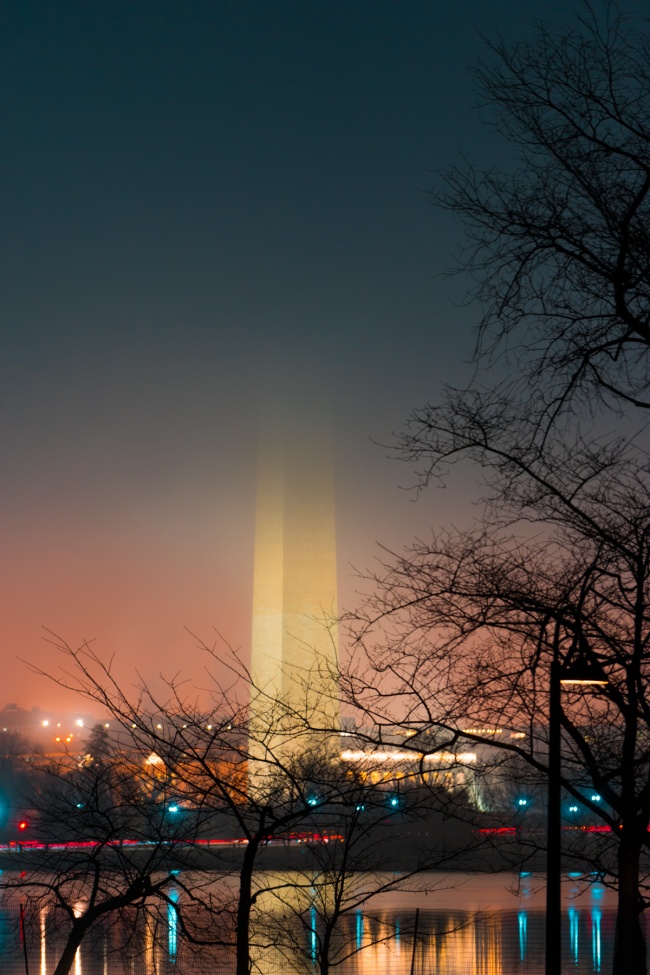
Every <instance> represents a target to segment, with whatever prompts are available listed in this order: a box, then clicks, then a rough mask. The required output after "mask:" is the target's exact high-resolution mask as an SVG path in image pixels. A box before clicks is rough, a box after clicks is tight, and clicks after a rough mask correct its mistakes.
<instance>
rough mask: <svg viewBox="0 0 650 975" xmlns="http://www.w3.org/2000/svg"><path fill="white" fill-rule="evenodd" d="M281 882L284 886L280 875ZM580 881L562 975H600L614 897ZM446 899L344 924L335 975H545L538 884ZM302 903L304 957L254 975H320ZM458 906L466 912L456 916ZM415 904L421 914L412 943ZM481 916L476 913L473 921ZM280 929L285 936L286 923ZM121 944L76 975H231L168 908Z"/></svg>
mask: <svg viewBox="0 0 650 975" xmlns="http://www.w3.org/2000/svg"><path fill="white" fill-rule="evenodd" d="M284 877H285V879H287V875H286V874H285V875H284ZM446 879H449V878H446ZM454 879H455V880H458V879H459V878H458V877H455V878H454ZM505 879H507V880H508V883H507V884H505V883H504V880H505ZM580 881H581V878H579V877H576V876H574V877H571V878H569V882H568V884H567V887H566V893H568V894H569V895H570V896H572V898H573V899H572V900H570V901H569V902H568V903H567V904H566V910H565V915H564V920H563V953H564V959H565V965H566V970H567V971H571V972H572V973H573V975H602V973H603V972H605V971H607V970H608V968H609V965H610V963H611V952H612V943H613V930H614V916H613V911H612V900H611V892H610V891H608V890H607V889H606V888H603V887H602V886H601V885H596V886H592V887H591V888H590V889H589V888H587V889H583V888H582V887H580ZM477 887H480V896H479V897H477V889H476V888H477ZM306 889H307V890H308V891H309V890H312V891H313V890H314V888H306ZM445 894H446V898H447V900H448V901H449V904H448V906H447V907H446V908H443V907H442V906H441V905H440V904H439V903H438V902H437V899H436V898H435V897H430V896H427V897H424V896H423V894H422V892H420V894H419V895H417V896H416V895H414V894H413V893H412V892H411V893H409V894H408V895H406V894H404V893H398V894H394V895H391V896H390V897H386V898H382V899H381V903H379V902H378V900H379V899H375V900H374V902H373V899H372V898H371V899H369V901H368V902H367V904H366V905H364V908H363V910H355V911H354V912H351V914H350V915H348V916H347V917H345V918H344V919H343V920H342V922H341V928H340V938H341V939H342V943H344V944H347V945H348V946H349V947H351V948H353V949H354V952H353V953H352V955H351V957H350V959H348V961H346V962H344V963H343V964H342V965H340V967H338V969H337V971H338V972H339V973H340V975H409V973H410V971H411V968H412V970H413V972H414V975H430V973H431V972H436V973H437V975H541V973H542V972H543V971H544V953H543V938H544V915H543V911H541V910H540V909H539V908H540V899H541V900H542V902H543V894H544V891H543V888H542V887H540V885H539V884H537V883H535V882H534V878H532V877H530V876H529V875H525V876H523V877H521V876H520V877H516V876H510V877H508V878H504V876H503V875H501V876H499V877H496V876H492V877H490V878H486V877H485V876H482V877H481V878H480V881H479V882H478V883H477V885H472V884H471V883H470V884H468V885H465V886H464V887H463V886H462V885H454V886H453V887H451V888H449V887H447V888H446V889H445V888H444V885H441V888H440V899H442V898H443V897H444V896H445ZM171 896H172V900H173V901H176V900H177V899H179V898H180V901H179V902H180V903H181V904H182V895H179V893H178V891H173V892H172V894H171ZM302 896H303V895H302V894H301V895H300V897H302ZM304 896H306V897H307V900H305V902H304V906H303V904H302V901H299V903H300V910H303V909H304V917H305V923H304V926H303V928H301V929H298V935H297V936H298V937H302V939H303V948H302V949H301V952H294V953H293V955H291V953H290V952H289V953H288V952H287V950H286V946H285V951H284V952H283V951H281V950H280V948H279V947H278V945H277V944H270V945H269V946H267V947H266V948H264V950H258V951H257V952H256V956H255V962H256V967H257V970H258V972H259V973H260V975H289V973H295V972H304V973H305V975H307V973H308V975H317V961H318V947H319V945H320V943H321V942H320V937H321V933H322V917H321V916H320V915H319V912H318V910H317V907H316V905H315V904H314V903H311V904H310V903H309V894H306V895H304ZM461 899H463V900H464V901H465V905H466V908H467V909H465V910H461V909H460V908H459V907H458V903H459V901H460V900H461ZM414 904H417V906H419V922H418V936H417V941H414V928H415V906H414ZM267 906H268V905H267ZM477 907H478V908H480V909H481V913H480V914H478V915H477V914H476V913H475V912H476V910H477ZM470 908H471V910H470ZM54 914H55V912H54V910H53V909H52V908H48V907H44V908H41V909H40V911H39V913H38V915H37V916H34V917H33V918H32V920H31V924H32V928H33V929H32V931H31V932H30V934H31V938H30V939H29V940H30V972H32V973H33V972H35V971H36V972H38V973H39V975H48V973H51V972H52V971H53V969H54V967H55V964H56V961H57V960H58V957H59V952H60V950H61V930H60V926H59V924H58V922H57V920H56V918H55V917H54ZM283 923H284V924H285V926H286V923H287V922H286V919H284V918H283ZM57 928H59V930H58V932H57ZM0 930H3V931H4V932H6V937H5V939H4V941H2V943H0V972H2V975H24V971H25V969H24V962H23V958H22V949H21V946H20V944H19V939H18V931H19V928H18V924H17V914H16V912H15V911H14V912H12V911H11V910H10V909H9V908H7V909H6V910H5V911H4V912H0ZM57 934H58V937H57ZM123 934H124V932H123V931H122V935H123ZM118 935H119V931H117V930H116V929H111V928H107V930H106V931H105V932H103V933H100V934H99V935H98V936H97V937H96V938H95V939H94V941H93V943H90V942H89V943H88V944H86V945H85V946H84V947H83V948H82V950H80V951H78V952H77V954H76V957H75V961H74V965H73V969H72V971H73V975H127V973H134V972H137V973H138V975H171V973H174V975H204V973H207V972H210V973H211V975H212V973H214V975H229V973H230V972H232V971H233V969H234V962H233V959H232V955H228V954H227V953H225V952H223V951H222V952H221V954H220V955H218V956H215V955H214V954H212V955H210V956H208V954H206V953H204V954H203V955H192V954H191V953H190V952H188V951H187V950H186V946H185V945H184V943H183V941H182V939H181V938H180V932H179V930H178V918H177V915H176V911H175V910H174V907H173V904H169V905H167V907H166V910H165V911H164V912H163V913H162V914H161V915H160V916H159V917H158V918H154V917H149V918H147V919H146V920H143V922H142V923H141V924H140V926H139V928H138V930H136V932H135V934H134V936H133V937H132V938H131V940H130V943H129V944H128V946H127V947H126V948H124V947H123V948H122V950H121V951H119V952H116V951H115V947H116V938H118ZM387 937H388V940H386V938H387ZM118 940H119V939H118ZM357 949H363V950H360V951H357Z"/></svg>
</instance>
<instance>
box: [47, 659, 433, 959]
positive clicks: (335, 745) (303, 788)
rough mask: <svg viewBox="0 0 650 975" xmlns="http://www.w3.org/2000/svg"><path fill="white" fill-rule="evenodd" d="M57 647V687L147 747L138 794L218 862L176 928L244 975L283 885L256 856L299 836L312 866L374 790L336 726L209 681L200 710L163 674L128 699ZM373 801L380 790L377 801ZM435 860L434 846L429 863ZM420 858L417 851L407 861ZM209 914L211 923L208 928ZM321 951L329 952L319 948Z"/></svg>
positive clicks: (269, 854)
mask: <svg viewBox="0 0 650 975" xmlns="http://www.w3.org/2000/svg"><path fill="white" fill-rule="evenodd" d="M57 645H58V646H59V649H60V650H61V651H62V653H63V655H64V658H65V660H66V672H67V673H66V676H64V677H62V678H60V679H61V681H62V682H63V683H65V686H67V687H72V688H75V689H76V690H78V691H80V692H81V693H82V694H84V695H85V696H86V697H89V698H91V699H92V700H93V701H95V702H96V703H98V704H101V706H102V707H103V708H105V709H107V710H108V711H109V712H110V713H111V715H112V717H113V720H114V722H117V723H119V725H120V726H121V728H122V734H123V735H124V736H125V737H126V738H128V740H129V741H130V742H131V743H132V747H133V748H134V750H135V753H136V754H137V755H139V756H140V757H141V758H145V756H148V757H147V758H146V759H145V761H146V763H147V765H148V768H149V770H150V771H149V778H150V781H149V784H148V785H147V786H146V791H147V793H148V796H149V798H150V800H151V804H152V808H153V809H160V810H161V811H162V810H165V809H170V808H173V809H174V810H175V815H176V814H178V816H179V819H182V818H183V817H185V816H188V817H189V816H190V814H198V815H199V817H200V822H201V832H200V833H197V835H196V846H197V848H198V849H200V850H201V849H202V850H205V851H206V852H208V853H210V852H211V853H212V857H211V859H210V861H209V863H210V865H211V866H212V867H213V868H215V869H216V871H218V874H217V876H218V877H220V879H221V891H220V892H219V891H218V892H217V893H216V895H215V894H214V893H213V892H211V893H210V895H209V896H207V895H206V896H202V895H201V894H200V893H197V892H196V891H195V892H194V894H193V900H194V903H193V905H192V911H190V912H184V911H183V909H182V905H180V903H179V906H178V920H179V926H180V930H181V933H182V934H183V935H184V936H185V937H186V938H187V940H188V941H189V942H190V943H192V944H193V945H195V946H197V947H200V946H205V947H210V946H213V947H214V946H217V945H219V946H226V947H229V948H231V949H232V951H233V952H234V954H235V968H236V973H237V975H248V973H249V971H250V968H251V958H252V952H253V953H254V952H256V951H258V950H259V951H264V950H265V948H266V947H267V946H268V937H267V933H266V932H265V930H264V926H263V925H262V926H260V923H259V914H260V911H259V905H260V902H261V901H262V900H263V899H264V898H268V897H273V896H275V897H279V898H282V897H284V896H285V895H288V892H289V888H291V887H293V886H295V884H294V883H293V882H287V881H286V880H278V878H277V876H276V875H275V874H274V873H273V872H269V873H266V874H263V873H262V872H261V871H262V870H263V868H264V866H265V864H269V862H271V865H273V855H274V851H277V850H278V847H279V849H280V850H281V851H282V853H283V856H282V859H284V860H286V858H287V857H289V858H290V855H291V849H292V845H293V844H295V843H296V842H297V841H301V842H303V841H304V839H305V837H308V838H309V841H310V842H309V843H308V844H307V847H308V849H309V850H310V851H311V857H312V858H314V862H315V864H316V867H317V865H318V861H319V857H320V856H321V855H323V856H325V855H326V854H325V851H326V850H333V849H334V845H330V844H329V842H328V841H329V838H330V834H331V833H332V830H333V829H334V827H336V829H337V830H338V828H339V826H340V824H341V822H343V821H346V822H355V821H357V820H358V818H359V816H360V814H361V808H360V807H361V806H365V805H366V802H364V801H363V799H360V795H361V794H362V793H368V795H369V796H372V795H374V796H375V801H376V799H377V790H375V789H373V788H371V787H370V786H368V787H367V788H365V787H364V788H361V787H360V779H359V777H358V776H357V777H355V775H354V774H352V773H353V769H352V767H351V766H350V765H347V766H346V767H343V766H341V763H340V759H339V739H338V730H337V729H334V728H322V729H313V728H311V727H310V726H309V721H308V720H306V719H305V717H304V716H302V719H301V716H300V715H298V714H297V713H296V712H295V707H289V706H283V704H282V702H281V701H272V700H269V701H268V720H267V721H265V722H263V723H262V722H260V721H257V722H255V723H252V722H250V721H249V720H248V708H247V703H246V704H243V705H242V704H241V703H239V700H238V696H237V688H236V687H228V688H221V687H219V686H218V685H217V684H216V683H215V686H214V690H213V694H212V697H213V700H212V704H211V707H210V708H209V709H206V708H204V707H199V706H197V705H196V704H193V703H192V702H191V700H189V699H188V696H187V692H186V688H185V686H184V685H181V684H177V683H175V682H174V681H172V682H170V684H169V685H168V687H167V696H166V697H165V699H164V700H160V699H158V698H157V697H156V696H155V695H154V694H153V693H152V692H151V691H150V690H149V689H147V688H146V687H143V688H142V689H141V692H140V693H139V694H138V695H137V696H136V698H135V700H130V699H129V698H128V697H127V696H126V695H125V694H124V693H123V691H122V690H121V689H120V688H119V686H118V685H117V684H116V683H115V681H114V680H113V678H112V675H111V672H110V668H109V667H107V666H105V665H104V664H103V663H102V661H101V660H100V658H99V657H98V656H97V654H96V653H95V652H94V651H93V650H92V649H91V648H90V647H89V646H88V645H84V646H82V647H81V648H79V649H74V648H71V647H69V646H68V645H66V644H65V643H63V642H58V644H57ZM70 664H71V665H72V666H70ZM234 666H235V670H236V671H237V672H238V673H239V676H240V677H242V680H243V685H242V686H241V688H240V692H241V693H242V694H243V696H245V697H246V698H248V694H249V686H248V684H247V682H246V675H245V673H242V672H241V669H240V668H239V665H238V663H235V665H234ZM279 729H283V730H282V733H280V731H279ZM290 729H293V732H292V733H290ZM90 767H91V768H94V767H95V766H94V764H91V766H90ZM385 801H386V793H385V792H384V793H383V794H382V803H385ZM371 802H372V801H371V799H369V800H368V806H369V809H368V816H367V817H366V818H365V827H364V829H363V830H361V831H360V830H355V831H353V833H355V832H356V833H357V834H358V835H357V837H356V841H355V842H357V843H358V842H360V841H361V839H363V841H364V842H365V843H366V844H368V843H370V841H371V832H372V829H373V828H376V827H377V826H378V825H379V824H380V823H381V822H382V821H383V820H385V818H386V816H387V815H388V812H389V810H388V809H386V808H383V809H382V812H381V815H378V814H377V810H375V815H374V816H372V815H371V813H370V805H371ZM357 807H359V808H357ZM161 815H162V812H161ZM220 840H221V841H222V842H220ZM226 840H227V841H228V842H223V841H226ZM213 841H216V842H213ZM304 846H305V844H304V842H303V848H304ZM384 855H385V853H384ZM269 858H270V861H269ZM444 860H445V855H443V854H442V853H440V852H439V853H438V855H437V857H436V863H437V864H438V865H439V864H440V863H441V862H443V861H444ZM275 862H276V863H277V858H276V861H275ZM431 862H433V861H432V859H427V858H426V857H425V858H423V859H422V862H421V864H420V866H419V868H418V869H422V868H423V866H424V865H425V864H426V863H429V864H430V863H431ZM339 866H340V865H339ZM350 870H351V860H350V859H349V857H348V851H347V847H346V850H345V855H344V863H343V876H344V878H345V883H344V884H343V886H342V887H341V888H340V894H341V896H342V894H343V892H345V897H346V901H347V902H350V903H351V901H352V898H351V896H350V880H349V873H350ZM412 872H414V871H413V870H412ZM321 873H322V879H321V882H320V886H321V889H324V888H325V887H327V886H328V885H329V884H331V883H333V882H334V881H333V874H332V872H331V870H329V871H321ZM340 873H341V871H340V869H339V875H340ZM261 878H263V879H261ZM298 883H299V882H298ZM386 884H388V881H386ZM233 885H234V889H233ZM163 895H164V891H161V892H160V896H163ZM342 910H343V906H342V902H339V905H338V907H337V909H336V911H335V913H334V917H333V919H331V923H332V925H333V926H335V924H336V922H337V920H338V918H339V917H340V915H341V912H342ZM343 913H344V911H343ZM197 918H198V920H197ZM214 918H217V919H218V922H219V924H218V930H217V931H216V933H215V930H213V926H214V921H213V919H214ZM332 929H333V928H332ZM330 943H331V938H330ZM325 957H327V958H328V959H330V958H331V952H330V950H329V947H328V949H327V951H326V954H325V956H324V958H325ZM323 963H324V962H323Z"/></svg>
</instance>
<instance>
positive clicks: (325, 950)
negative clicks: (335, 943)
mask: <svg viewBox="0 0 650 975" xmlns="http://www.w3.org/2000/svg"><path fill="white" fill-rule="evenodd" d="M331 945H332V929H331V927H330V925H329V924H328V923H327V922H325V930H324V931H323V942H322V945H321V953H320V966H319V967H320V975H329V970H330V950H331Z"/></svg>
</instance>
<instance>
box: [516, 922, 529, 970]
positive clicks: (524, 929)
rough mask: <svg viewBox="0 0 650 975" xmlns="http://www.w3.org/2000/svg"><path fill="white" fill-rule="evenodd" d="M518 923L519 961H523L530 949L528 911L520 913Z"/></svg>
mask: <svg viewBox="0 0 650 975" xmlns="http://www.w3.org/2000/svg"><path fill="white" fill-rule="evenodd" d="M517 921H518V923H519V961H523V960H524V959H525V957H526V950H527V948H528V915H527V913H526V911H519V914H518V915H517Z"/></svg>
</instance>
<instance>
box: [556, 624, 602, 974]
mask: <svg viewBox="0 0 650 975" xmlns="http://www.w3.org/2000/svg"><path fill="white" fill-rule="evenodd" d="M607 683H608V680H607V678H606V677H605V675H604V674H603V672H602V670H601V669H600V667H599V666H598V664H596V663H593V662H590V661H589V660H588V659H587V658H586V657H584V656H580V657H577V658H576V660H575V661H573V662H571V661H568V662H565V663H564V664H563V663H561V662H560V659H559V646H558V636H557V634H556V639H555V645H554V648H553V661H552V663H551V673H550V694H549V727H548V808H547V831H546V975H560V973H561V970H562V889H561V885H562V832H561V808H560V794H561V754H560V751H561V717H562V706H561V702H560V693H561V689H562V685H580V686H588V685H596V686H597V685H603V684H607Z"/></svg>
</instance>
